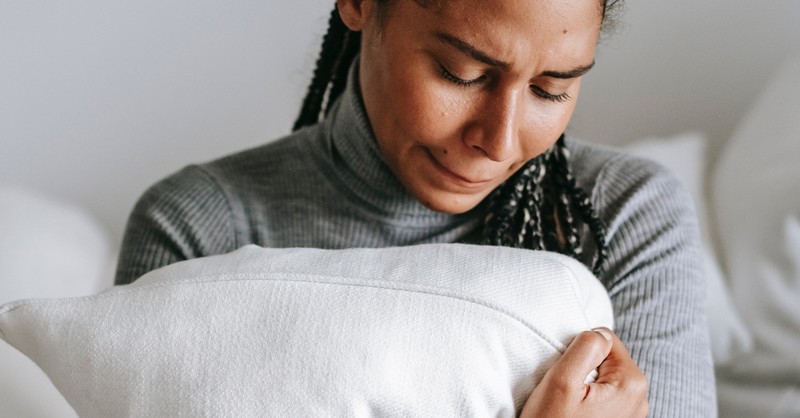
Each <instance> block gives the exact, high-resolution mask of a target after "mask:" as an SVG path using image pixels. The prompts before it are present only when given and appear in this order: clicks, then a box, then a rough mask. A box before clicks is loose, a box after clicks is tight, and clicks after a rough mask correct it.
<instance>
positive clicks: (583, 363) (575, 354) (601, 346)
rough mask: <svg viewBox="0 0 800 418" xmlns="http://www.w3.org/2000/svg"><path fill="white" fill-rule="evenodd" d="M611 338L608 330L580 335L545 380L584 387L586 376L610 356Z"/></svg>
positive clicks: (585, 332) (586, 332)
mask: <svg viewBox="0 0 800 418" xmlns="http://www.w3.org/2000/svg"><path fill="white" fill-rule="evenodd" d="M604 334H605V335H604ZM606 336H608V337H606ZM610 337H611V333H610V331H608V330H607V329H601V330H598V331H584V332H582V333H580V334H578V336H577V337H575V339H574V340H572V342H571V343H570V344H569V346H568V347H567V349H566V350H565V351H564V354H562V355H561V357H560V358H559V359H558V360H557V361H556V363H555V364H554V365H553V367H551V368H550V370H548V371H547V374H546V375H545V378H548V377H549V378H550V379H556V380H559V381H561V382H562V384H566V385H570V386H576V387H583V386H584V381H585V380H586V376H588V375H589V373H591V372H592V371H593V370H594V369H596V368H597V367H598V366H599V365H600V364H601V363H602V362H603V360H604V359H605V358H606V356H608V353H609V351H610V350H611V346H612V341H611V340H610V339H607V338H610Z"/></svg>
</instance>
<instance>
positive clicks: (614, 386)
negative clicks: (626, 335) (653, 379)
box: [590, 333, 648, 416]
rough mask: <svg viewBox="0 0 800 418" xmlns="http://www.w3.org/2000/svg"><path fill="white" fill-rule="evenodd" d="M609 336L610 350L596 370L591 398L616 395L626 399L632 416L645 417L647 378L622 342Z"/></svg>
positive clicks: (613, 335) (614, 336) (613, 336)
mask: <svg viewBox="0 0 800 418" xmlns="http://www.w3.org/2000/svg"><path fill="white" fill-rule="evenodd" d="M609 335H610V336H611V340H612V341H611V342H612V344H611V349H610V351H609V353H608V356H606V358H605V360H604V361H603V362H602V363H601V364H600V367H599V368H598V372H599V375H598V377H597V379H596V380H595V382H594V383H592V384H590V386H591V390H590V393H591V395H590V396H591V397H593V398H598V399H603V398H606V397H610V396H611V394H613V393H617V394H619V395H623V396H624V399H627V404H628V406H629V407H630V406H632V405H635V406H636V407H635V408H630V409H629V410H630V411H631V414H632V416H646V415H647V410H648V402H647V378H646V377H645V375H644V374H643V373H642V371H641V370H639V367H638V366H637V365H636V362H635V361H634V360H633V358H631V356H630V354H629V353H628V350H627V349H626V348H625V345H624V344H623V343H622V341H621V340H620V339H619V338H618V337H617V336H616V335H615V334H614V333H610V334H609ZM617 398H618V397H617Z"/></svg>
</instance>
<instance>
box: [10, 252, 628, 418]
mask: <svg viewBox="0 0 800 418" xmlns="http://www.w3.org/2000/svg"><path fill="white" fill-rule="evenodd" d="M612 318H613V316H612V312H611V305H610V301H609V300H608V296H607V294H606V291H605V289H604V288H603V286H602V285H601V284H600V283H599V282H598V281H597V280H596V279H595V278H594V277H593V276H592V275H591V273H590V272H589V271H588V270H587V269H586V268H585V267H584V266H582V265H581V264H580V263H579V262H577V261H575V260H573V259H571V258H569V257H565V256H562V255H558V254H553V253H547V252H535V251H528V250H519V249H511V248H499V247H486V246H471V245H460V244H435V245H424V246H414V247H402V248H387V249H350V250H316V249H263V248H259V247H255V246H248V247H245V248H242V249H240V250H238V251H236V252H233V253H231V254H228V255H222V256H215V257H209V258H204V259H197V260H192V261H187V262H182V263H177V264H174V265H171V266H167V267H165V268H162V269H159V270H156V271H154V272H151V273H149V274H147V275H145V276H143V277H142V278H141V279H139V280H138V281H136V282H135V283H133V284H131V285H128V286H121V287H116V288H113V289H110V290H107V291H105V292H102V293H100V294H98V295H96V296H91V297H84V298H74V299H63V300H35V301H20V302H17V303H11V304H7V305H5V306H2V307H0V333H1V334H0V336H2V338H3V339H5V340H6V341H8V342H9V343H11V344H12V345H14V346H15V347H17V348H18V349H19V350H21V351H22V352H24V353H25V354H26V355H28V356H30V357H31V358H32V359H33V360H34V361H35V362H36V363H37V364H39V366H40V367H41V368H42V369H43V370H44V371H45V372H46V373H47V374H48V376H49V377H50V378H51V379H52V380H53V382H54V384H55V385H56V387H58V389H59V390H60V391H61V393H62V394H63V395H64V396H65V398H66V399H67V400H68V401H69V402H70V404H71V405H72V406H73V407H74V408H75V410H76V411H77V412H78V413H79V414H80V416H86V417H109V416H170V417H180V416H223V415H224V416H358V417H367V416H432V415H440V416H480V417H488V416H507V417H510V416H513V415H514V410H515V408H519V407H520V406H521V405H522V403H523V402H524V401H525V399H526V398H527V395H528V393H529V392H530V390H531V389H532V387H533V386H534V384H535V383H537V382H538V381H539V379H541V377H542V375H543V373H544V372H545V370H546V368H547V367H548V366H549V365H551V364H552V362H553V361H554V360H555V359H556V358H557V357H558V355H559V353H560V352H561V351H562V350H563V349H564V348H565V346H566V345H567V344H568V343H569V342H570V341H571V339H572V338H573V337H574V336H575V335H576V334H577V333H578V332H580V331H582V330H586V329H590V328H594V327H598V326H608V327H610V326H611V325H612Z"/></svg>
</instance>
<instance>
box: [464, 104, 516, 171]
mask: <svg viewBox="0 0 800 418" xmlns="http://www.w3.org/2000/svg"><path fill="white" fill-rule="evenodd" d="M520 106H521V103H520V100H519V94H517V92H516V91H515V90H514V89H508V90H507V91H494V92H492V93H491V94H490V95H489V96H488V97H487V98H486V100H485V101H484V103H483V105H482V106H478V107H477V109H476V115H475V118H474V119H473V121H472V123H470V124H469V126H468V127H467V128H466V129H465V130H464V133H463V135H464V142H465V143H466V144H467V145H468V146H469V147H471V148H473V149H475V150H477V151H479V152H481V153H483V154H484V155H485V156H486V157H488V158H489V159H490V160H492V161H498V162H500V161H505V160H507V159H509V158H511V157H512V156H513V154H514V149H515V147H516V146H517V136H518V118H519V114H520Z"/></svg>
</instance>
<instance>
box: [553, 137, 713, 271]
mask: <svg viewBox="0 0 800 418" xmlns="http://www.w3.org/2000/svg"><path fill="white" fill-rule="evenodd" d="M568 144H569V147H570V151H571V152H572V160H571V162H572V170H573V172H574V174H575V177H576V180H577V182H578V184H579V185H580V186H581V187H582V188H583V189H584V190H585V191H586V192H587V193H589V194H590V196H591V200H592V204H593V205H594V207H595V210H596V211H597V213H598V215H599V216H600V218H601V219H602V221H603V223H604V224H605V227H606V243H607V246H608V248H609V251H610V253H609V260H607V261H608V265H607V266H606V267H607V268H606V271H607V273H609V277H606V280H605V281H606V282H607V285H608V286H609V287H613V283H615V282H617V281H618V280H621V278H623V277H626V276H627V275H628V274H629V273H631V272H632V271H636V270H638V269H641V268H642V266H645V265H649V266H651V268H655V266H656V265H657V264H658V263H654V260H663V259H665V258H673V261H674V262H675V263H676V264H673V265H671V266H666V265H664V267H665V268H667V267H668V268H677V267H678V266H680V267H682V268H685V269H686V270H685V271H686V272H689V271H691V272H692V274H688V275H687V276H689V277H696V272H697V271H698V269H700V265H699V263H700V261H701V258H700V256H699V254H700V253H699V251H700V250H699V247H700V245H699V242H700V235H699V225H698V222H697V216H696V212H695V208H694V203H693V202H692V197H691V195H690V193H689V192H688V191H687V190H686V188H685V187H684V185H683V184H682V183H681V182H680V180H678V178H677V177H676V176H675V175H674V174H673V173H672V172H671V171H669V170H667V169H666V168H664V167H663V166H661V165H660V164H658V163H656V162H654V161H652V160H649V159H645V158H641V157H635V156H631V155H629V154H626V153H624V152H622V151H620V150H616V149H612V148H609V147H605V146H599V145H594V144H588V143H586V142H582V141H580V140H572V141H570V142H568Z"/></svg>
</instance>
